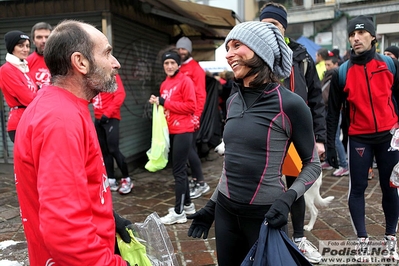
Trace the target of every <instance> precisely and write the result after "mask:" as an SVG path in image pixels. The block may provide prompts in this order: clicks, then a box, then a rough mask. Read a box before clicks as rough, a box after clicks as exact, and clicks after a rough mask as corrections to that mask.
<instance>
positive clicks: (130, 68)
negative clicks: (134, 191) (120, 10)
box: [112, 16, 170, 161]
mask: <svg viewBox="0 0 399 266" xmlns="http://www.w3.org/2000/svg"><path fill="white" fill-rule="evenodd" d="M112 32H113V36H112V38H113V48H114V51H113V54H114V56H115V57H116V58H117V59H118V60H119V63H120V64H121V69H120V71H119V73H120V75H121V78H122V81H123V84H124V87H125V90H126V99H125V102H124V104H123V106H122V108H121V115H122V120H121V123H120V126H121V128H120V148H121V151H122V153H123V154H124V155H125V156H126V157H127V158H129V161H131V160H132V159H135V158H137V157H138V156H141V155H143V153H144V152H146V151H147V150H148V149H149V147H150V145H151V120H150V119H149V118H148V116H147V115H148V112H147V111H148V110H149V111H151V110H152V109H151V108H149V106H148V99H149V98H150V95H151V94H154V95H159V85H160V83H161V82H162V81H163V80H164V78H165V73H164V71H163V67H162V66H161V63H160V56H161V55H162V53H163V51H164V50H165V49H168V48H170V46H169V36H168V35H167V34H164V33H161V32H157V31H155V30H152V29H149V28H147V27H145V26H143V25H140V24H137V23H133V22H132V21H129V20H127V19H123V18H120V17H115V16H113V17H112Z"/></svg>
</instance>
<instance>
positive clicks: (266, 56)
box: [225, 21, 292, 78]
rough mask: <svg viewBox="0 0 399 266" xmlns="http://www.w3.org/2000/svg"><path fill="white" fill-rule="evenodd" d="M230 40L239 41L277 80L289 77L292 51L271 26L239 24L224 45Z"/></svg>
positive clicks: (263, 23) (255, 23)
mask: <svg viewBox="0 0 399 266" xmlns="http://www.w3.org/2000/svg"><path fill="white" fill-rule="evenodd" d="M231 40H237V41H240V42H242V43H243V44H245V45H246V46H248V47H249V48H250V49H251V50H252V51H254V52H255V53H256V54H257V55H258V56H259V57H260V58H262V59H263V61H265V63H266V64H267V65H268V66H269V67H270V69H271V70H272V71H273V72H274V74H276V75H277V76H278V77H279V78H287V77H289V76H290V74H291V67H292V51H291V49H290V48H289V47H288V46H287V44H286V43H285V41H284V38H283V36H282V35H281V33H280V31H279V29H278V28H277V27H276V26H274V25H273V24H271V23H267V22H259V21H249V22H243V23H240V24H238V25H236V26H234V28H233V29H232V30H231V31H230V32H229V34H228V35H227V37H226V40H225V43H226V45H227V43H228V42H229V41H231Z"/></svg>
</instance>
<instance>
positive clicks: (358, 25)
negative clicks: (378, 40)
mask: <svg viewBox="0 0 399 266" xmlns="http://www.w3.org/2000/svg"><path fill="white" fill-rule="evenodd" d="M355 30H366V31H368V32H369V33H370V34H371V36H374V37H375V27H374V22H373V19H372V18H371V17H366V16H363V15H360V16H357V17H355V18H354V19H351V20H349V22H348V36H349V35H350V34H351V33H352V32H354V31H355Z"/></svg>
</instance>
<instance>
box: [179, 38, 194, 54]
mask: <svg viewBox="0 0 399 266" xmlns="http://www.w3.org/2000/svg"><path fill="white" fill-rule="evenodd" d="M176 48H177V49H179V48H184V49H186V50H187V51H188V52H189V53H190V54H191V52H192V51H193V45H192V43H191V41H190V39H189V38H187V37H181V38H180V39H179V40H178V41H177V43H176Z"/></svg>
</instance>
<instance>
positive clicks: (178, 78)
mask: <svg viewBox="0 0 399 266" xmlns="http://www.w3.org/2000/svg"><path fill="white" fill-rule="evenodd" d="M162 63H163V68H164V70H165V73H166V75H167V77H166V79H165V80H164V81H163V82H162V84H161V88H160V95H161V96H159V97H157V96H155V95H151V97H150V99H149V102H150V103H151V104H157V105H162V106H163V107H164V108H165V116H166V122H167V124H168V129H169V137H170V152H171V154H172V155H171V158H172V168H173V177H174V179H175V207H174V208H170V209H169V210H168V214H167V215H165V216H164V217H161V222H162V223H164V224H175V223H185V222H187V218H186V214H193V213H195V206H194V203H192V202H191V199H190V194H189V193H190V190H189V184H188V177H187V170H186V163H187V159H188V154H189V152H190V149H191V143H192V140H193V132H194V124H193V123H192V117H193V115H194V113H195V110H196V99H195V90H194V85H193V81H192V80H191V79H190V78H189V77H187V76H186V75H184V74H183V73H182V72H180V71H179V66H180V57H179V55H178V54H177V53H176V52H174V51H167V52H165V53H164V54H163V55H162Z"/></svg>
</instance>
